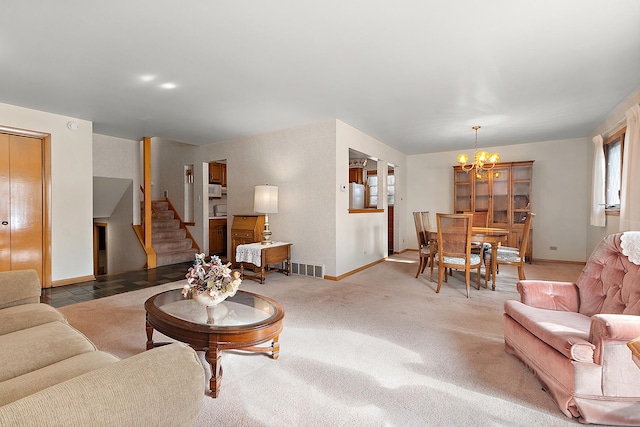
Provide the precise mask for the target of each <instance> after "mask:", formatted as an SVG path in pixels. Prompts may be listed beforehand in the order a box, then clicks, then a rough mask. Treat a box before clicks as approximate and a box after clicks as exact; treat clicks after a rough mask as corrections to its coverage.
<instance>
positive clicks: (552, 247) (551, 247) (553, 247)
mask: <svg viewBox="0 0 640 427" xmlns="http://www.w3.org/2000/svg"><path fill="white" fill-rule="evenodd" d="M549 250H550V251H557V250H558V247H557V246H549Z"/></svg>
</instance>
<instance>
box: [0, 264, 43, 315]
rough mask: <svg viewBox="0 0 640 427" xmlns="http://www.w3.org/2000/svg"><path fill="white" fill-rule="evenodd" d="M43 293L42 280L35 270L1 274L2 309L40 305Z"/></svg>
mask: <svg viewBox="0 0 640 427" xmlns="http://www.w3.org/2000/svg"><path fill="white" fill-rule="evenodd" d="M16 284H17V286H16ZM41 292H42V289H41V287H40V278H39V277H38V273H36V271H35V270H33V269H31V270H12V271H1V272H0V309H2V308H6V307H12V306H14V305H22V304H30V303H38V302H40V293H41Z"/></svg>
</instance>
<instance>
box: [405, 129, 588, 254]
mask: <svg viewBox="0 0 640 427" xmlns="http://www.w3.org/2000/svg"><path fill="white" fill-rule="evenodd" d="M484 148H485V147H483V149H484ZM588 148H589V144H588V142H587V140H586V138H579V139H570V140H562V141H546V142H537V143H531V144H518V145H509V146H503V147H486V150H487V151H489V152H496V151H497V152H499V153H500V157H501V160H502V161H505V162H509V161H514V162H515V161H525V160H534V161H535V163H534V164H533V197H532V207H533V212H534V213H536V218H535V220H534V222H533V227H532V228H533V230H534V231H533V256H534V258H539V259H553V260H564V261H584V260H585V259H586V258H585V250H586V236H585V232H584V230H585V228H586V224H587V221H588V213H587V212H585V209H584V206H585V203H586V199H587V184H586V181H587V169H588V167H587V151H588ZM458 154H460V152H458V151H451V152H446V153H435V154H425V155H413V156H409V158H408V162H407V163H408V169H409V177H408V181H409V192H408V197H407V200H408V206H407V214H406V223H408V224H412V222H411V221H413V219H412V218H411V212H413V211H420V210H428V211H430V212H433V216H434V218H435V213H436V212H452V211H453V168H452V166H454V165H455V164H456V159H457V156H458ZM407 242H408V246H409V247H411V248H416V247H417V241H416V237H415V231H414V230H413V229H412V230H411V232H410V233H408V234H407ZM550 246H557V247H558V250H554V251H552V250H550V249H549V247H550Z"/></svg>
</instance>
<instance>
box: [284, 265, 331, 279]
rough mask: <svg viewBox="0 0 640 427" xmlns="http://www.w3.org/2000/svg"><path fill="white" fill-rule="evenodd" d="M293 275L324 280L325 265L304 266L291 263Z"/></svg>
mask: <svg viewBox="0 0 640 427" xmlns="http://www.w3.org/2000/svg"><path fill="white" fill-rule="evenodd" d="M291 273H292V274H298V275H300V276H308V277H315V278H316V279H324V265H313V264H302V263H300V262H292V263H291Z"/></svg>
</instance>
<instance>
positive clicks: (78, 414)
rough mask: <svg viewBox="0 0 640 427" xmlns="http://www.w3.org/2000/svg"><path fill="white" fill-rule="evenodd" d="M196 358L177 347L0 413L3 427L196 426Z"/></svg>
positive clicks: (199, 386)
mask: <svg viewBox="0 0 640 427" xmlns="http://www.w3.org/2000/svg"><path fill="white" fill-rule="evenodd" d="M204 387H205V376H204V368H203V367H202V363H201V362H200V359H198V356H197V354H196V352H195V351H194V350H193V349H191V348H190V347H188V346H187V345H186V344H182V343H173V344H169V345H166V346H163V347H159V348H156V349H153V350H149V351H145V352H143V353H140V354H137V355H135V356H132V357H129V358H127V359H124V360H121V361H119V362H116V363H113V364H111V365H108V366H105V367H103V368H100V369H97V370H95V371H91V372H87V373H86V374H83V375H80V376H78V377H75V378H72V379H70V380H67V381H64V382H62V383H59V384H56V385H54V386H52V387H48V388H46V389H44V390H41V391H39V392H37V393H35V394H32V395H30V396H27V397H25V398H22V399H19V400H17V401H15V402H12V403H10V404H7V405H5V406H2V407H0V425H11V426H33V425H44V424H46V425H60V426H62V425H65V426H71V425H91V426H114V425H119V426H126V425H147V426H152V425H157V426H160V425H175V426H178V425H181V426H186V425H192V424H193V422H194V421H195V419H196V418H197V416H198V414H199V412H200V409H201V406H202V400H203V398H204V396H205V395H204Z"/></svg>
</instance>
